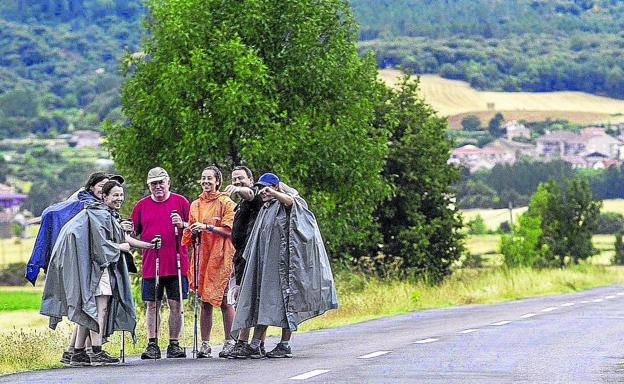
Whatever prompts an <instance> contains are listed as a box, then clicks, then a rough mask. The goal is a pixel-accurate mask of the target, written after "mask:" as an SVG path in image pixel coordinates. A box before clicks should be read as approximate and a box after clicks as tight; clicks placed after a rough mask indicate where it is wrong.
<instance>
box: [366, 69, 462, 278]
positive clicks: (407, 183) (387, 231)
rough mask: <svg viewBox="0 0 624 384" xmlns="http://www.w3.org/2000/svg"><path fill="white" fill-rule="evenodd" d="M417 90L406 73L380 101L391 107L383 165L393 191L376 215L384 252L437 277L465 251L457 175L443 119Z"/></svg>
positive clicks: (387, 114) (430, 275) (416, 85)
mask: <svg viewBox="0 0 624 384" xmlns="http://www.w3.org/2000/svg"><path fill="white" fill-rule="evenodd" d="M417 89H418V82H417V81H413V80H410V79H409V77H405V78H403V79H402V81H401V83H400V86H399V88H398V90H396V91H392V92H391V93H390V94H389V96H388V97H389V98H388V100H387V101H386V102H385V103H383V105H384V106H385V107H386V108H388V109H389V110H388V111H386V114H385V116H386V117H388V116H392V118H393V119H394V121H395V123H396V127H395V129H394V131H393V134H392V136H391V138H390V143H391V145H390V154H389V157H388V161H387V163H386V166H385V168H384V175H385V177H386V178H387V179H388V180H389V181H390V182H391V183H392V185H393V186H394V188H395V190H394V196H393V197H392V198H391V199H390V200H389V201H388V202H385V203H384V204H383V206H382V207H381V209H380V210H379V213H378V214H379V219H380V222H381V228H382V233H383V236H384V243H385V247H386V252H387V253H388V254H390V255H392V256H400V257H401V258H403V260H404V265H406V266H408V267H411V268H416V269H417V270H418V271H419V272H420V273H421V274H423V275H425V276H427V277H428V278H429V279H431V281H440V280H441V279H443V278H444V277H445V276H446V275H448V274H449V273H450V267H451V264H452V263H453V262H454V261H456V260H457V259H458V258H459V257H460V256H461V254H462V252H463V246H462V238H463V235H462V234H461V233H460V231H459V230H460V229H461V227H462V222H461V217H460V215H459V211H458V210H457V208H456V207H455V204H453V202H452V196H453V193H452V190H451V184H452V183H453V182H454V181H456V180H457V179H458V176H459V174H458V171H457V169H456V168H454V167H452V166H449V165H448V164H447V163H446V161H447V160H448V157H449V153H450V143H449V142H448V141H447V140H446V139H445V133H444V131H445V128H446V120H445V119H442V118H440V117H438V116H436V115H435V113H434V111H433V110H432V109H431V108H430V107H429V106H428V105H427V104H425V103H424V101H423V100H421V99H419V98H417V96H416V94H417V92H416V91H417Z"/></svg>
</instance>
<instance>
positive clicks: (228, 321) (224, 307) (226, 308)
mask: <svg viewBox="0 0 624 384" xmlns="http://www.w3.org/2000/svg"><path fill="white" fill-rule="evenodd" d="M221 316H223V333H224V334H225V340H232V323H233V322H234V307H233V306H231V305H229V304H228V303H227V301H226V300H225V299H224V300H223V301H221Z"/></svg>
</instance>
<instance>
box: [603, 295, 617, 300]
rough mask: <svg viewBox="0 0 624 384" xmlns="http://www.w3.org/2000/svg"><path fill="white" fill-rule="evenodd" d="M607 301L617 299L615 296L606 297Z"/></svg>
mask: <svg viewBox="0 0 624 384" xmlns="http://www.w3.org/2000/svg"><path fill="white" fill-rule="evenodd" d="M605 299H615V296H613V295H609V296H605Z"/></svg>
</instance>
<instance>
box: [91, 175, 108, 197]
mask: <svg viewBox="0 0 624 384" xmlns="http://www.w3.org/2000/svg"><path fill="white" fill-rule="evenodd" d="M107 181H108V179H102V180H101V181H99V182H98V183H96V184H94V185H92V186H91V188H89V191H90V192H91V193H92V194H93V196H95V197H96V198H97V199H98V200H102V187H103V186H104V184H106V182H107Z"/></svg>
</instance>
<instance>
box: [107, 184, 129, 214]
mask: <svg viewBox="0 0 624 384" xmlns="http://www.w3.org/2000/svg"><path fill="white" fill-rule="evenodd" d="M103 197H104V204H106V205H107V206H108V207H109V208H111V209H114V210H117V211H118V210H119V209H120V208H121V205H122V204H123V202H124V191H123V188H122V187H113V188H111V190H110V191H108V194H104V195H103Z"/></svg>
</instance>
